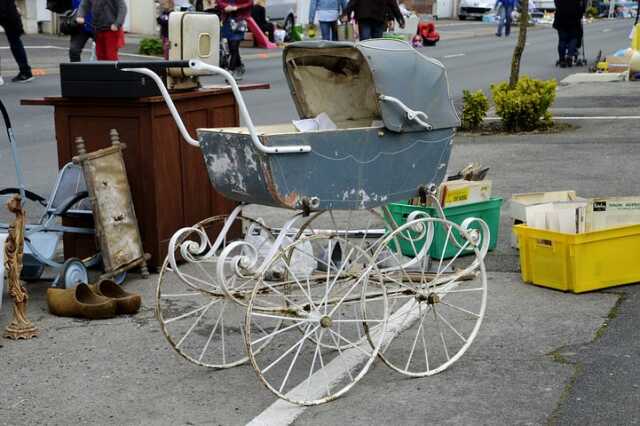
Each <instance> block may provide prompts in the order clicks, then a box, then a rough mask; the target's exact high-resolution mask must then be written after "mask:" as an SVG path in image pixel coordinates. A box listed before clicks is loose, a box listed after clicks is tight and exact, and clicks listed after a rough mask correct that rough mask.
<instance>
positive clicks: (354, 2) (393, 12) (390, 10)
mask: <svg viewBox="0 0 640 426" xmlns="http://www.w3.org/2000/svg"><path fill="white" fill-rule="evenodd" d="M351 13H353V14H354V17H355V19H356V22H357V23H358V32H359V34H360V41H362V40H367V39H370V38H381V37H382V33H383V32H384V29H385V25H386V19H387V17H393V18H395V20H396V21H397V22H398V24H399V25H400V28H404V17H403V16H402V13H400V8H399V7H398V2H397V0H349V3H348V4H347V6H346V7H345V8H344V11H343V12H342V20H343V21H345V22H346V21H347V20H348V19H349V17H350V15H351Z"/></svg>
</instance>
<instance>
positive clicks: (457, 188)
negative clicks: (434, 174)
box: [438, 180, 492, 207]
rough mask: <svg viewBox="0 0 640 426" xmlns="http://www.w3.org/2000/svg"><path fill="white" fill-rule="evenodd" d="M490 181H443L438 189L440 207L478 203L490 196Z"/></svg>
mask: <svg viewBox="0 0 640 426" xmlns="http://www.w3.org/2000/svg"><path fill="white" fill-rule="evenodd" d="M491 186H492V184H491V181H490V180H481V181H468V180H452V181H448V182H444V183H442V184H441V185H440V189H439V190H438V197H439V199H440V203H441V204H442V207H454V206H461V205H464V204H469V203H479V202H481V201H487V200H489V199H490V198H491Z"/></svg>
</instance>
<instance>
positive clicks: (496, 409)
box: [0, 20, 640, 425]
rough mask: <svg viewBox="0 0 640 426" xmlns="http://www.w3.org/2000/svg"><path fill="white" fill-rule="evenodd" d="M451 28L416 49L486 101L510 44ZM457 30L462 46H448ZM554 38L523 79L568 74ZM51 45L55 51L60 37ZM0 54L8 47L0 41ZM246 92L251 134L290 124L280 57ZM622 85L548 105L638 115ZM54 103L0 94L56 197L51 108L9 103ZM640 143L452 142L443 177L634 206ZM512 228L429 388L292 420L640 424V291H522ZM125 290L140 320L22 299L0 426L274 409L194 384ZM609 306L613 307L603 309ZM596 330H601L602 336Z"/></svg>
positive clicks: (246, 374)
mask: <svg viewBox="0 0 640 426" xmlns="http://www.w3.org/2000/svg"><path fill="white" fill-rule="evenodd" d="M460 24H461V25H458V24H457V23H450V24H449V25H451V27H450V28H446V27H447V25H443V27H444V28H443V29H442V33H443V41H442V42H441V43H440V44H439V45H438V46H437V47H436V48H429V49H425V52H428V53H429V54H431V55H432V56H434V57H436V58H439V59H441V60H442V61H443V63H445V65H446V66H447V67H448V69H449V78H450V80H451V88H452V91H453V93H454V96H456V98H459V96H460V93H461V91H462V89H464V88H470V89H478V88H480V89H484V90H485V91H487V90H488V87H489V85H490V84H491V83H492V82H496V81H500V80H502V79H504V78H506V77H507V74H508V69H509V62H510V56H511V52H512V50H513V45H514V43H515V38H512V39H506V40H505V39H497V38H495V37H493V36H490V35H484V36H483V35H476V34H479V33H480V32H482V31H484V33H487V32H488V31H487V28H486V27H483V26H482V24H478V23H473V22H471V23H464V24H462V23H460ZM629 27H630V21H628V20H625V21H604V22H598V23H594V24H590V25H588V26H587V27H586V42H587V46H588V52H589V56H594V55H595V54H596V53H597V50H599V49H603V51H605V52H610V51H614V50H617V49H618V48H622V47H625V46H626V44H627V39H626V36H627V33H628V29H629ZM481 30H482V31H481ZM489 31H491V30H490V29H489ZM460 33H463V36H464V34H467V35H468V36H469V37H471V38H457V37H460ZM448 35H450V36H451V37H450V38H448ZM555 37H556V36H555V32H553V31H552V30H550V29H548V28H547V29H535V30H533V31H531V33H530V38H529V44H528V46H527V49H526V50H525V58H524V60H523V72H524V73H529V74H531V75H533V76H535V77H539V78H552V77H555V78H561V77H562V76H564V75H566V74H569V73H571V72H575V70H560V69H557V68H555V67H554V66H553V63H554V62H555V53H554V51H555V42H556V38H555ZM29 42H30V43H37V42H38V39H29ZM41 44H42V45H50V44H51V41H50V40H49V39H47V40H43V41H41ZM56 44H57V45H60V46H63V45H64V40H58V41H57V43H56ZM1 46H6V43H4V42H3V39H2V38H0V48H1ZM6 53H7V51H6V50H0V55H2V57H3V66H5V67H6V68H5V70H10V69H11V63H10V61H9V60H5V59H6ZM29 53H30V55H31V57H32V58H33V59H32V61H33V63H34V65H36V66H37V65H38V64H39V63H42V64H45V63H52V62H55V60H56V58H58V57H61V56H64V54H65V52H64V51H62V50H57V49H33V50H30V51H29ZM3 74H4V75H5V77H6V76H7V74H8V71H7V72H4V73H3ZM246 80H247V81H268V82H270V83H271V85H272V89H271V90H269V91H261V92H254V93H248V94H247V103H248V105H249V109H250V111H251V113H252V116H253V117H254V118H255V120H256V121H257V122H258V123H273V122H284V121H288V120H290V119H292V118H295V117H296V116H295V110H294V108H293V104H292V102H291V99H290V96H289V93H288V89H287V87H286V83H285V82H284V80H283V78H282V73H281V68H280V61H279V59H278V58H267V59H254V60H251V61H249V62H248V74H247V79H246ZM629 87H630V89H629V93H628V94H626V96H625V94H624V93H617V94H615V95H614V96H613V97H606V96H604V95H605V94H603V93H600V94H596V93H582V94H580V96H578V97H577V98H576V99H573V100H570V99H567V98H568V97H567V96H565V97H561V98H560V99H559V102H558V106H560V107H562V108H566V110H567V111H569V110H572V111H573V114H572V115H580V113H581V111H587V110H589V108H588V107H590V106H598V107H600V108H601V111H605V112H606V111H608V110H613V108H620V107H624V108H627V109H628V110H629V114H631V115H633V114H635V115H640V108H639V107H638V106H637V104H636V105H633V100H634V99H637V95H636V93H637V90H633V88H631V87H632V86H629ZM58 93H59V82H58V78H57V76H56V75H48V76H44V77H41V78H38V79H37V80H36V81H34V82H33V83H30V84H27V85H15V84H6V85H5V86H4V87H0V98H1V99H2V101H3V102H5V103H6V104H7V105H8V107H9V110H10V114H11V116H12V118H13V120H14V127H15V130H16V137H17V139H18V143H19V144H20V147H21V151H20V156H21V158H22V159H23V162H24V169H25V175H26V178H27V181H28V183H29V184H30V185H31V186H33V187H34V188H35V189H36V190H37V191H39V192H42V193H47V192H48V191H49V190H50V188H51V186H52V179H53V178H54V177H55V174H56V165H57V164H56V163H57V162H56V156H55V142H54V136H53V131H52V129H53V115H52V110H51V109H50V108H44V107H20V106H18V103H19V99H22V98H36V97H42V96H48V95H55V94H58ZM569 97H570V96H569ZM596 99H597V100H598V101H599V102H600V103H597V102H595V100H596ZM637 131H638V125H636V124H635V123H630V122H626V121H599V122H591V123H588V122H585V123H580V128H579V129H577V130H576V131H575V132H568V133H566V134H560V135H553V136H531V137H526V136H513V137H502V138H498V137H496V138H494V137H478V138H473V137H468V136H461V137H460V138H458V139H457V141H458V142H459V143H457V144H456V145H455V147H454V152H453V154H452V160H451V165H450V167H451V168H452V169H454V168H456V167H460V166H462V165H464V164H466V163H468V162H470V161H474V160H476V161H480V162H482V163H484V164H487V165H489V166H491V167H492V172H491V173H492V178H493V179H494V182H495V192H496V194H497V195H501V196H504V197H508V196H509V195H510V194H512V193H515V192H524V191H530V190H532V189H542V190H553V189H567V188H574V189H576V190H577V191H578V192H579V193H580V194H585V195H586V196H590V195H593V196H595V195H603V194H606V195H628V194H634V193H637V188H638V184H639V183H640V181H639V180H638V179H639V178H638V177H637V176H636V175H635V174H634V173H632V172H627V171H628V170H634V169H635V165H636V164H637V163H638V161H640V159H639V155H640V151H638V149H637V146H636V143H635V142H636V140H635V139H637V138H634V136H633V135H636V134H637ZM0 141H1V142H0V183H1V184H0V186H5V185H4V184H5V183H7V182H11V181H12V179H13V177H12V170H11V167H10V164H11V159H10V157H9V156H8V150H7V149H6V144H5V141H4V138H0ZM615 171H619V172H618V173H616V172H615ZM504 213H505V212H503V216H505V214H504ZM2 214H3V213H0V219H2ZM508 230H509V224H508V220H507V219H506V218H505V217H503V220H502V226H501V230H500V233H501V241H500V243H499V247H500V249H499V250H498V251H497V252H494V253H493V254H492V255H491V256H490V259H488V267H489V270H490V277H489V278H490V284H489V286H490V287H489V288H490V290H489V291H490V294H489V300H490V303H489V309H490V310H489V312H488V315H487V320H486V321H485V323H484V324H483V327H482V329H481V333H480V335H479V337H478V340H477V341H476V342H474V345H473V346H472V349H471V350H470V351H469V353H468V354H465V357H463V358H462V360H461V361H459V362H458V363H457V364H456V367H455V368H452V369H451V370H449V371H447V373H445V374H441V375H438V376H435V377H433V378H430V379H424V380H404V379H401V378H399V377H398V376H395V375H393V374H392V373H391V372H390V371H387V370H386V369H383V368H375V369H374V370H373V371H372V372H370V374H369V375H368V376H367V377H366V378H365V380H363V382H362V383H361V384H359V385H358V386H357V387H356V388H354V390H353V392H351V393H350V394H349V395H348V396H347V397H345V398H342V399H340V400H338V401H336V402H335V403H332V404H329V405H326V406H323V407H318V408H314V409H309V410H307V411H306V412H305V413H304V414H303V415H302V416H301V417H300V418H299V419H298V423H300V424H335V423H345V422H349V423H352V424H354V425H355V424H389V423H396V424H425V423H433V424H445V423H446V424H545V423H551V424H597V425H611V424H624V425H627V424H629V425H633V424H638V419H640V411H639V410H640V407H638V404H637V401H638V400H639V399H640V389H639V386H640V373H639V372H640V364H639V360H640V352H639V350H638V347H639V346H638V341H640V335H639V332H638V328H637V327H636V326H635V324H637V322H638V320H639V319H640V318H639V317H638V312H640V297H638V295H639V291H638V288H636V287H633V286H628V287H620V288H616V289H613V290H609V291H605V292H595V293H590V294H585V295H581V296H575V295H572V294H563V293H559V292H554V291H549V290H545V289H541V288H537V287H533V286H525V285H522V284H521V282H520V277H519V274H518V273H517V271H518V267H517V254H516V252H515V251H513V250H511V249H509V248H508V247H507V239H508ZM610 267H615V265H611V266H610ZM128 286H129V287H128V288H129V289H131V290H134V291H140V292H141V293H143V295H144V298H143V300H144V301H145V307H144V309H143V311H142V312H141V313H140V314H139V315H137V316H136V317H132V318H118V319H115V320H113V321H109V322H104V323H88V322H84V321H77V320H70V319H60V318H54V317H52V316H50V315H48V314H47V313H46V304H45V303H44V296H43V295H44V290H43V287H42V286H37V285H36V286H34V287H33V288H32V290H31V291H32V295H33V298H32V300H31V304H30V311H31V312H30V316H31V317H32V318H33V319H34V320H35V321H37V322H38V324H39V325H40V326H41V327H42V329H43V330H44V335H43V336H42V337H41V338H40V339H36V340H34V341H31V342H22V343H23V344H21V345H19V344H11V343H7V344H5V345H4V346H5V348H4V349H2V351H3V355H2V358H3V359H7V363H6V364H3V366H2V367H0V377H2V383H7V384H10V385H8V386H4V385H3V386H0V401H6V403H5V402H0V424H1V423H6V424H37V423H52V424H71V423H77V424H85V423H95V422H98V423H104V424H131V423H136V424H169V423H171V424H184V423H186V424H211V423H219V424H240V423H244V422H246V421H249V420H251V419H252V418H254V417H255V416H256V415H257V414H259V413H260V412H261V411H262V410H263V409H265V408H266V407H268V406H269V405H270V404H271V403H272V402H273V396H272V395H271V394H269V393H268V392H266V391H265V390H264V389H262V388H261V387H260V386H259V385H258V384H257V383H256V378H255V375H253V373H252V372H251V371H250V369H249V368H248V367H240V368H238V369H232V370H227V371H218V372H215V371H214V372H210V371H203V370H199V369H197V368H195V367H194V366H192V365H190V364H187V363H185V362H184V360H182V359H181V358H179V357H177V356H174V354H173V353H171V351H170V349H169V348H168V347H167V345H166V343H165V342H164V340H163V339H162V337H160V335H159V334H160V333H159V330H158V327H157V324H156V323H155V321H154V319H153V313H152V310H151V307H152V306H151V302H152V300H153V296H152V287H153V283H150V282H145V281H138V280H133V281H131V282H130V283H128ZM620 297H621V298H620ZM616 300H618V305H617V307H616V308H615V309H614V310H612V311H610V307H611V306H613V304H614V303H615V301H616ZM5 303H6V299H5ZM5 306H6V305H5ZM2 312H3V314H2V327H3V326H4V323H5V322H6V316H5V314H4V312H5V311H4V310H3V311H2ZM603 321H605V323H606V328H604V329H602V332H601V333H598V334H596V331H597V330H598V329H599V328H600V327H601V325H602V322H603ZM103 325H108V326H107V327H104V326H103ZM594 335H595V336H599V337H596V338H594ZM105 346H106V347H105ZM114 348H118V350H114ZM552 353H553V354H554V355H550V354H552ZM5 356H6V358H5ZM36 378H37V379H36ZM70 400H71V401H73V402H70ZM81 407H82V408H81Z"/></svg>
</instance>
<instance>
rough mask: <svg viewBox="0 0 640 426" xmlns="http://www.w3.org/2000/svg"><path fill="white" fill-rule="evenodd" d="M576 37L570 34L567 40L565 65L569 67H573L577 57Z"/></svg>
mask: <svg viewBox="0 0 640 426" xmlns="http://www.w3.org/2000/svg"><path fill="white" fill-rule="evenodd" d="M577 46H578V35H577V34H570V35H569V36H568V38H567V57H566V60H567V63H568V64H569V66H571V65H573V62H574V61H575V60H576V59H577V57H578V47H577Z"/></svg>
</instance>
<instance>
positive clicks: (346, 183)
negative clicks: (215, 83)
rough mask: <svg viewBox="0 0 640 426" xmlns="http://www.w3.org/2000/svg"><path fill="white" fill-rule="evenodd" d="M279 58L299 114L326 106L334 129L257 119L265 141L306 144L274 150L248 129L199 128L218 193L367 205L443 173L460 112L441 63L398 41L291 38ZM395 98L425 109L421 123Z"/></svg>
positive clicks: (291, 202)
mask: <svg viewBox="0 0 640 426" xmlns="http://www.w3.org/2000/svg"><path fill="white" fill-rule="evenodd" d="M283 61H284V71H285V75H286V77H287V81H288V83H289V87H290V89H291V93H292V95H293V98H294V102H295V104H296V107H297V110H298V113H299V115H300V117H301V118H303V119H307V118H313V117H316V116H317V115H319V114H320V113H326V114H327V115H328V116H329V117H330V118H331V119H332V121H334V123H335V124H336V126H337V129H336V130H324V131H311V132H298V131H297V130H296V128H295V127H294V126H293V125H292V124H283V125H275V126H265V127H258V128H257V133H258V137H259V138H260V141H261V142H262V144H263V145H265V146H268V147H279V146H288V147H291V146H296V145H300V146H302V145H304V146H308V147H310V148H311V149H310V151H309V152H306V153H289V154H278V155H272V154H265V153H263V152H261V151H260V150H259V149H257V148H256V147H255V146H254V145H253V144H252V143H251V135H250V132H249V130H248V129H246V128H225V129H199V131H198V138H199V140H200V146H201V148H202V152H203V155H204V158H205V162H206V165H207V169H208V172H209V177H210V180H211V182H212V184H213V186H214V187H215V188H216V190H217V191H219V192H220V193H222V194H223V195H224V196H225V197H228V198H231V199H234V200H237V201H241V202H249V203H258V204H263V205H269V206H274V207H285V208H291V209H301V208H303V207H305V206H307V207H308V206H311V207H312V209H347V210H350V209H368V208H373V207H377V206H380V205H383V204H387V203H389V202H394V201H399V200H402V199H407V198H409V197H411V196H414V195H415V194H416V192H417V189H418V187H420V186H421V185H426V186H429V185H438V184H439V183H440V182H441V181H442V180H443V179H444V176H445V172H446V167H447V163H448V161H449V155H450V152H451V143H452V139H453V136H454V133H455V130H454V129H455V127H457V125H458V124H459V120H458V116H457V114H456V112H455V109H454V107H453V103H452V100H451V97H450V96H449V88H448V84H447V79H446V71H445V69H444V67H443V66H442V64H440V63H439V62H437V61H435V60H433V59H430V58H427V57H425V56H423V55H421V54H419V53H418V52H417V51H415V50H414V49H412V48H411V47H410V46H408V45H407V44H406V43H400V42H397V41H395V40H372V41H368V42H366V43H360V44H357V45H353V44H351V43H334V42H320V43H318V42H301V43H294V44H292V45H289V46H288V47H287V48H286V49H285V51H284V54H283ZM394 98H395V100H400V103H397V102H394ZM402 104H407V105H409V106H410V107H411V108H415V109H416V110H419V111H423V112H424V113H426V116H427V117H428V118H427V119H426V121H427V122H428V127H426V126H425V125H424V121H425V120H422V121H423V124H420V123H419V122H416V121H415V120H412V119H411V118H410V117H409V115H410V114H409V113H408V108H407V107H406V106H404V105H402ZM403 106H404V108H403ZM409 111H411V110H410V109H409ZM305 200H307V201H305Z"/></svg>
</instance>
